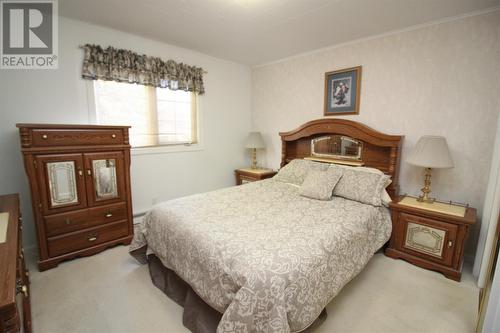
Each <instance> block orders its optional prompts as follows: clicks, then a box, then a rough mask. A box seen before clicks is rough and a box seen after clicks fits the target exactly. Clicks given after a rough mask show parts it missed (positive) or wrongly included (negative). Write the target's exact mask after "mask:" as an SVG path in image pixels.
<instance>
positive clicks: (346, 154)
mask: <svg viewBox="0 0 500 333" xmlns="http://www.w3.org/2000/svg"><path fill="white" fill-rule="evenodd" d="M362 152H363V142H361V141H359V140H356V139H353V138H351V137H348V136H345V135H336V134H334V135H326V136H320V137H318V138H315V139H312V140H311V156H313V157H322V158H330V159H345V160H354V161H361V160H362V158H361V156H362Z"/></svg>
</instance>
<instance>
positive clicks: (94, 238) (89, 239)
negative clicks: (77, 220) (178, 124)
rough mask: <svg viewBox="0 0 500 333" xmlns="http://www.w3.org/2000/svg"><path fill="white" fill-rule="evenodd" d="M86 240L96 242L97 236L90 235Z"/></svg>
mask: <svg viewBox="0 0 500 333" xmlns="http://www.w3.org/2000/svg"><path fill="white" fill-rule="evenodd" d="M87 240H88V241H89V242H94V241H96V240H97V235H90V237H89V238H87Z"/></svg>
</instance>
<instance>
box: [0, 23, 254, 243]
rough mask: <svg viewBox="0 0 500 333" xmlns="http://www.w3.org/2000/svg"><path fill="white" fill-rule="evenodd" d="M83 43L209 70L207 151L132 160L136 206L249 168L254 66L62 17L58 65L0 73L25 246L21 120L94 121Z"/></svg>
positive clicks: (1, 174)
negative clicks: (247, 142) (245, 145)
mask: <svg viewBox="0 0 500 333" xmlns="http://www.w3.org/2000/svg"><path fill="white" fill-rule="evenodd" d="M84 43H95V44H100V45H102V46H108V45H112V46H115V47H118V48H127V49H132V50H136V51H138V52H142V53H145V54H148V55H152V56H159V57H161V58H163V59H173V60H176V61H181V62H184V63H187V64H190V65H196V66H200V67H203V68H204V69H205V70H206V71H208V74H206V75H205V88H206V94H205V95H204V96H200V98H199V104H198V105H199V111H200V113H201V117H202V124H201V127H202V128H201V129H202V132H203V137H202V140H203V142H202V145H203V147H204V149H203V150H201V151H193V152H182V153H169V154H159V155H138V156H133V157H132V200H133V206H134V211H143V210H145V209H147V208H148V207H150V206H151V204H152V202H153V200H158V201H161V200H165V199H170V198H174V197H179V196H183V195H187V194H192V193H197V192H203V191H208V190H212V189H216V188H220V187H225V186H230V185H233V184H234V176H233V169H234V168H236V167H241V166H242V165H246V163H247V162H248V161H247V158H246V152H245V151H244V149H243V148H242V147H243V141H244V139H245V136H246V135H247V132H248V131H249V130H250V105H251V93H250V90H251V72H250V68H249V67H247V66H243V65H239V64H236V63H232V62H228V61H225V60H220V59H217V58H214V57H211V56H207V55H203V54H200V53H197V52H194V51H190V50H186V49H182V48H178V47H174V46H170V45H166V44H164V43H159V42H156V41H152V40H148V39H144V38H141V37H138V36H134V35H131V34H126V33H123V32H118V31H115V30H111V29H107V28H103V27H99V26H95V25H90V24H86V23H83V22H79V21H74V20H69V19H65V18H61V19H60V21H59V69H57V70H38V71H35V70H0V117H1V118H0V193H1V194H5V193H13V192H18V193H20V194H21V198H22V210H23V215H24V218H25V221H26V227H25V229H24V230H25V231H24V242H25V247H29V246H32V245H34V244H35V242H36V240H35V234H34V225H33V223H32V213H31V202H30V195H29V188H28V183H27V179H26V176H25V173H24V168H23V164H22V158H21V153H20V144H19V136H18V132H17V129H16V127H15V124H16V123H18V122H41V123H70V124H73V123H74V124H86V123H89V122H90V121H89V119H91V118H89V106H90V104H89V103H92V101H89V100H88V98H87V84H88V81H85V80H82V79H81V78H80V76H81V65H82V59H83V51H82V50H81V49H79V48H78V46H79V45H81V44H84Z"/></svg>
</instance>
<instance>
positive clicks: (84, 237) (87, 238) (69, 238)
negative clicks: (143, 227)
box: [48, 220, 128, 257]
mask: <svg viewBox="0 0 500 333" xmlns="http://www.w3.org/2000/svg"><path fill="white" fill-rule="evenodd" d="M127 235H128V222H127V221H126V220H123V221H118V222H113V223H110V224H106V225H104V226H98V227H93V228H89V229H85V230H82V231H77V232H73V233H70V234H67V235H61V236H56V237H51V238H49V239H48V249H49V255H50V256H51V257H55V256H58V255H61V254H65V253H69V252H73V251H78V250H81V249H85V248H88V247H91V246H94V245H98V244H101V243H105V242H108V241H111V240H115V239H118V238H120V237H125V236H127Z"/></svg>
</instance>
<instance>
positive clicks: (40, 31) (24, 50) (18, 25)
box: [0, 0, 58, 69]
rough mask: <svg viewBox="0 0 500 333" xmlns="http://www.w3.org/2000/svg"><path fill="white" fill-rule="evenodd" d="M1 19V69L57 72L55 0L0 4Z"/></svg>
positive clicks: (5, 0) (3, 0)
mask: <svg viewBox="0 0 500 333" xmlns="http://www.w3.org/2000/svg"><path fill="white" fill-rule="evenodd" d="M0 18H1V21H2V23H1V25H0V27H1V33H0V38H1V43H0V47H1V48H0V57H1V58H0V68H2V69H56V68H57V65H58V57H57V50H58V43H57V42H58V40H57V30H58V24H57V23H58V22H57V0H31V1H15V0H0Z"/></svg>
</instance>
